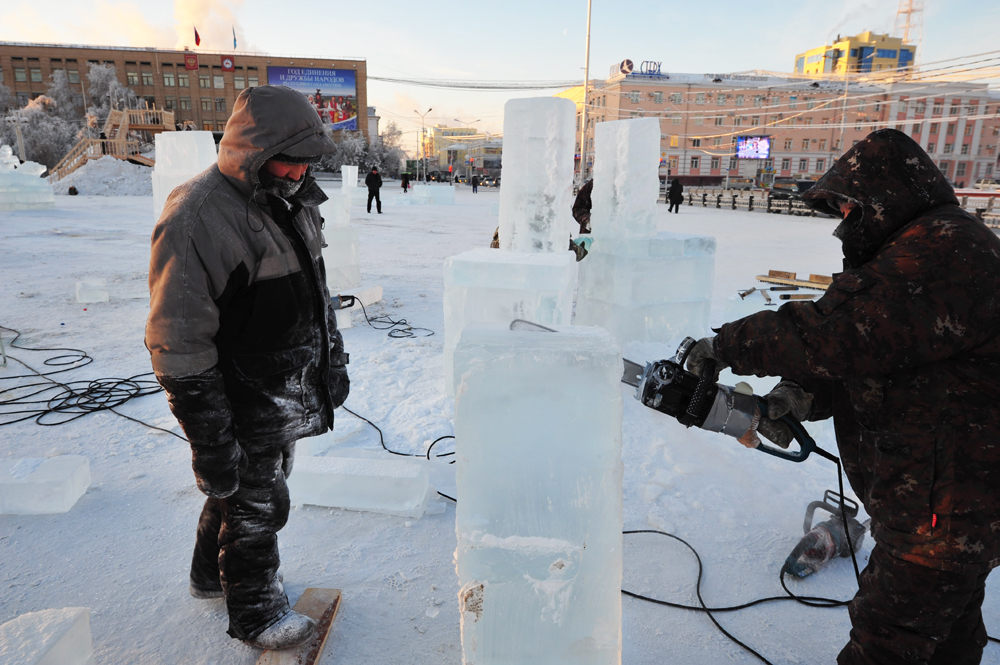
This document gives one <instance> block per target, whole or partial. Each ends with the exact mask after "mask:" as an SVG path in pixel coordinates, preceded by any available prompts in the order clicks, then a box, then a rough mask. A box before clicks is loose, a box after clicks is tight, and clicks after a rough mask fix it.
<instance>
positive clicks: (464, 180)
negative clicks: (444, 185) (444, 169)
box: [455, 175, 469, 185]
mask: <svg viewBox="0 0 1000 665" xmlns="http://www.w3.org/2000/svg"><path fill="white" fill-rule="evenodd" d="M468 181H469V179H468V178H466V177H465V176H464V175H460V176H458V177H457V178H455V182H457V183H459V184H462V185H464V184H465V183H467V182H468Z"/></svg>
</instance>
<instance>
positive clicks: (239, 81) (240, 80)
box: [233, 74, 247, 90]
mask: <svg viewBox="0 0 1000 665" xmlns="http://www.w3.org/2000/svg"><path fill="white" fill-rule="evenodd" d="M233 87H234V88H236V89H237V90H242V89H243V88H245V87H247V84H246V78H244V77H243V75H242V74H237V75H236V76H234V77H233Z"/></svg>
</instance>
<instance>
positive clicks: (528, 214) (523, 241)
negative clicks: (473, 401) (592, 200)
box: [444, 97, 576, 394]
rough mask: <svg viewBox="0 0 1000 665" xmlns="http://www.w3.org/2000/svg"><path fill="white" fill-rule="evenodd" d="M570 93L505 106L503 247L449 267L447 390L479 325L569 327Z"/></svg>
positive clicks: (572, 266)
mask: <svg viewBox="0 0 1000 665" xmlns="http://www.w3.org/2000/svg"><path fill="white" fill-rule="evenodd" d="M575 119H576V106H575V105H574V104H573V102H571V101H570V100H568V99H563V98H559V97H538V98H531V99H512V100H510V101H509V102H507V103H506V104H505V105H504V182H503V188H502V189H501V190H500V250H499V251H498V250H495V249H489V248H487V247H485V245H486V244H487V243H486V239H485V238H484V243H483V244H484V248H482V249H473V250H471V251H468V252H465V253H464V254H459V255H457V256H452V257H449V258H448V259H447V260H446V261H445V267H444V373H445V390H446V391H447V392H448V394H454V390H455V384H456V378H455V374H454V363H453V354H454V351H455V346H456V345H457V344H458V340H459V338H460V337H461V334H462V330H464V329H465V327H466V326H467V325H469V324H472V323H502V324H508V325H509V324H510V322H511V321H512V320H513V319H527V320H529V321H533V322H535V323H540V324H543V325H564V324H565V325H568V324H569V323H570V318H571V316H572V309H573V289H574V286H575V284H576V257H575V255H574V254H573V253H572V252H570V251H569V237H570V230H571V228H572V212H571V208H572V204H573V201H572V185H573V148H574V145H575V141H574V131H573V128H574V126H575V122H576V120H575Z"/></svg>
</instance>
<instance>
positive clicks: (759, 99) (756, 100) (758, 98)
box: [753, 95, 764, 108]
mask: <svg viewBox="0 0 1000 665" xmlns="http://www.w3.org/2000/svg"><path fill="white" fill-rule="evenodd" d="M753 105H754V106H756V107H758V108H760V107H761V106H763V105H764V95H754V96H753Z"/></svg>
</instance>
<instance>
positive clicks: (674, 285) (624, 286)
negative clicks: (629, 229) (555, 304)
mask: <svg viewBox="0 0 1000 665" xmlns="http://www.w3.org/2000/svg"><path fill="white" fill-rule="evenodd" d="M595 187H596V184H595ZM714 273H715V239H714V238H712V237H708V236H693V235H687V234H681V233H670V232H663V233H659V234H657V235H656V236H655V237H653V238H627V239H616V238H608V237H597V238H595V239H594V242H593V244H592V245H591V247H590V253H589V254H587V257H586V258H585V259H584V260H583V261H581V262H580V289H579V292H578V294H577V304H576V318H575V321H574V322H575V323H576V324H577V325H584V326H595V325H596V326H601V327H603V328H605V329H607V330H610V331H611V332H612V334H614V336H615V338H616V339H617V340H618V341H619V342H620V343H622V344H624V343H626V342H630V341H643V342H666V341H671V340H673V339H676V338H678V337H684V336H687V335H691V336H699V335H704V334H707V333H708V317H709V310H710V305H711V299H712V284H713V280H714Z"/></svg>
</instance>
